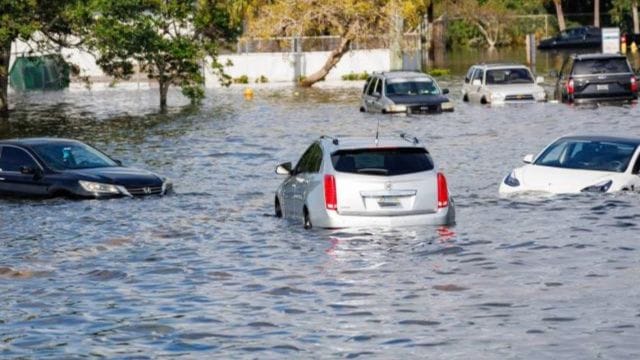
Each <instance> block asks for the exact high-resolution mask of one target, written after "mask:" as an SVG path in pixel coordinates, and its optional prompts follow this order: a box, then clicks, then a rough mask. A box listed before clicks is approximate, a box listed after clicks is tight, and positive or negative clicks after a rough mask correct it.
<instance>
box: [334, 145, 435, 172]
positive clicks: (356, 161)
mask: <svg viewBox="0 0 640 360" xmlns="http://www.w3.org/2000/svg"><path fill="white" fill-rule="evenodd" d="M331 162H332V163H333V167H334V168H335V169H336V171H339V172H346V173H352V174H365V175H382V176H393V175H404V174H411V173H417V172H421V171H428V170H433V161H432V160H431V156H429V153H428V152H427V150H426V149H421V148H374V149H352V150H339V151H336V152H335V153H333V154H332V155H331Z"/></svg>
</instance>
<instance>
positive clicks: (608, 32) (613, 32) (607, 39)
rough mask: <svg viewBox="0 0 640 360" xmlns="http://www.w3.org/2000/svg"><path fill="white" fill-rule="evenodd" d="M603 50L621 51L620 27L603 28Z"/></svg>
mask: <svg viewBox="0 0 640 360" xmlns="http://www.w3.org/2000/svg"><path fill="white" fill-rule="evenodd" d="M602 52H603V53H605V54H617V53H619V52H620V28H602Z"/></svg>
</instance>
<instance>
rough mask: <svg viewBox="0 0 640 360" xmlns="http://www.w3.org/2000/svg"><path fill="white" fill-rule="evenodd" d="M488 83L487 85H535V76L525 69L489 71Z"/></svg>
mask: <svg viewBox="0 0 640 360" xmlns="http://www.w3.org/2000/svg"><path fill="white" fill-rule="evenodd" d="M486 83H487V85H509V84H533V76H531V72H530V71H529V70H528V69H525V68H511V69H496V70H488V71H487V79H486Z"/></svg>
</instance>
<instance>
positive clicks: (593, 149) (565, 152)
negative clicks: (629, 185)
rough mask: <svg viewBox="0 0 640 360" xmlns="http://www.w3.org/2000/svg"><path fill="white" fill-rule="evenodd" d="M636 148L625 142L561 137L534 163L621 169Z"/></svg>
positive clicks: (629, 159) (616, 170) (618, 170)
mask: <svg viewBox="0 0 640 360" xmlns="http://www.w3.org/2000/svg"><path fill="white" fill-rule="evenodd" d="M635 150H636V145H635V144H632V143H626V142H617V141H592V140H571V139H560V140H558V141H556V142H555V143H553V144H552V145H551V146H549V147H548V148H547V149H546V150H545V151H544V153H542V155H540V156H539V157H538V159H537V160H536V162H535V165H543V166H553V167H560V168H567V169H580V170H595V171H611V172H624V171H625V170H626V169H627V167H628V166H629V162H630V161H631V157H632V156H633V154H634V152H635Z"/></svg>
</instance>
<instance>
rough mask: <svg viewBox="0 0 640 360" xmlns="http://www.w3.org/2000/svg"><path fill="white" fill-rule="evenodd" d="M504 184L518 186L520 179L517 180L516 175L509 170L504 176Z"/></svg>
mask: <svg viewBox="0 0 640 360" xmlns="http://www.w3.org/2000/svg"><path fill="white" fill-rule="evenodd" d="M504 184H505V185H508V186H511V187H518V186H520V180H518V179H517V178H516V175H515V174H514V173H513V172H511V173H510V174H509V175H507V177H506V178H504Z"/></svg>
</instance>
